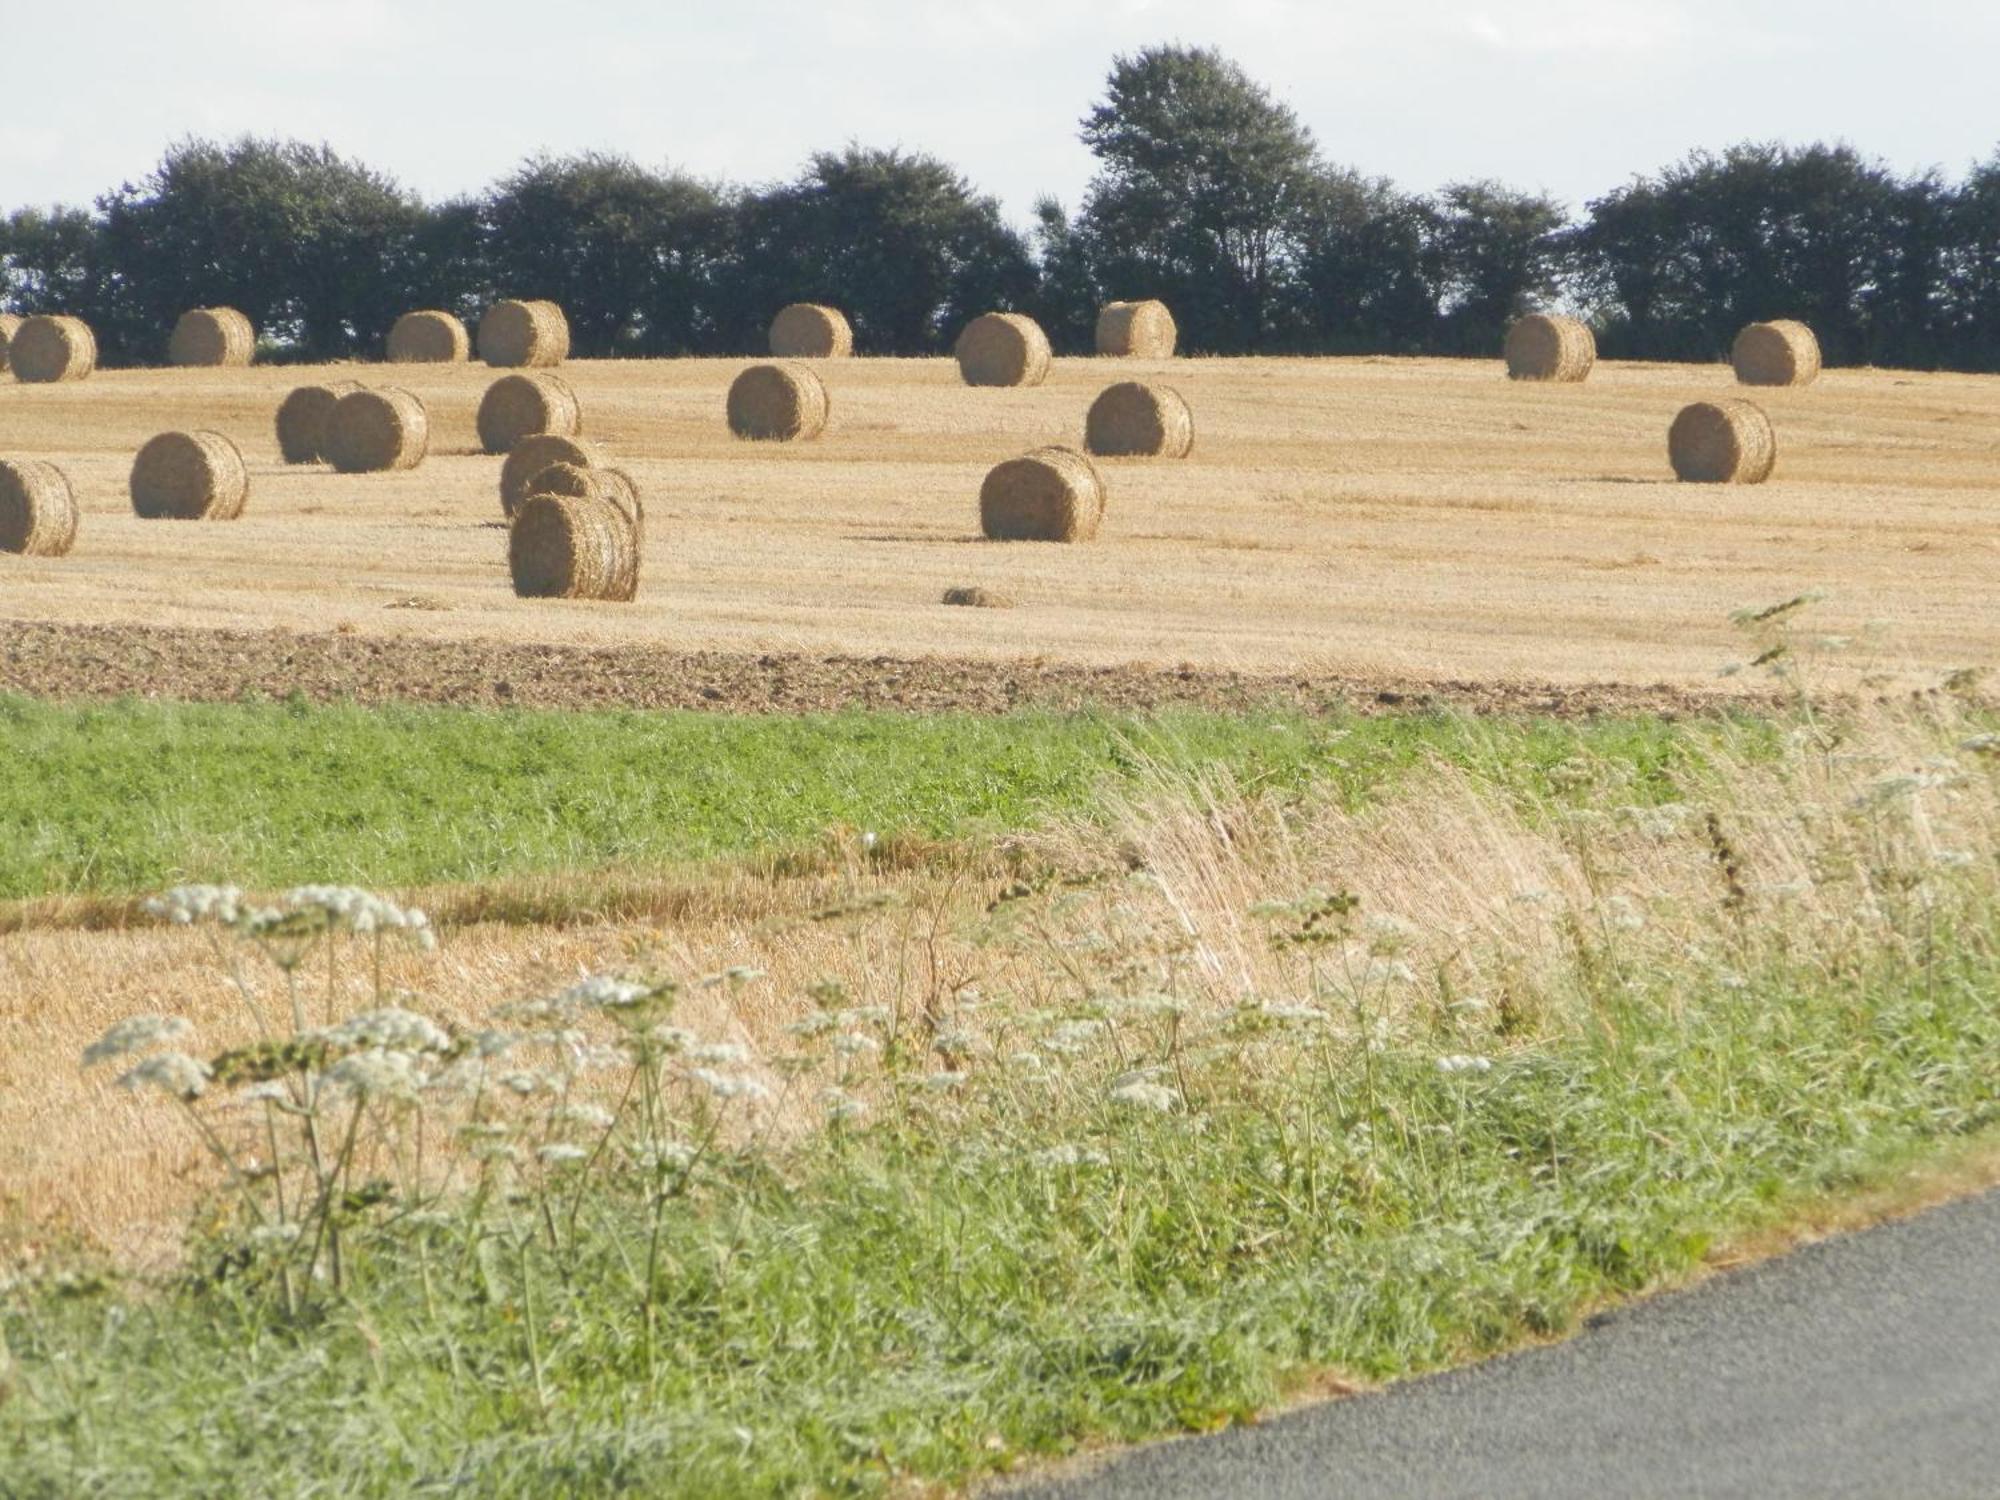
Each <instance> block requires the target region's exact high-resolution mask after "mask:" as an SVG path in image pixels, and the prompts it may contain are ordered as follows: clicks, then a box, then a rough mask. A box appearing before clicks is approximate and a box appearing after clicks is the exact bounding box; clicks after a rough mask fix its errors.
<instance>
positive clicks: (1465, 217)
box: [1436, 182, 1564, 354]
mask: <svg viewBox="0 0 2000 1500" xmlns="http://www.w3.org/2000/svg"><path fill="white" fill-rule="evenodd" d="M1437 214H1438V220H1437V229H1436V234H1437V243H1438V254H1439V261H1440V264H1441V269H1442V272H1443V276H1444V326H1443V328H1442V329H1441V330H1440V335H1441V338H1442V340H1443V343H1444V347H1445V348H1447V349H1448V350H1449V351H1450V352H1452V353H1458V354H1491V353H1493V352H1494V351H1495V350H1497V349H1498V348H1499V347H1500V344H1501V341H1502V340H1503V339H1504V338H1505V337H1506V336H1507V326H1508V325H1509V324H1510V323H1512V322H1513V321H1514V319H1516V318H1518V317H1519V316H1520V315H1521V314H1522V313H1525V312H1530V311H1532V310H1534V308H1536V307H1538V306H1540V305H1541V304H1543V303H1545V302H1547V301H1548V300H1549V299H1550V298H1551V297H1552V296H1553V295H1554V293H1555V290H1556V278H1557V272H1558V269H1559V260H1558V254H1557V251H1558V242H1557V240H1556V232H1557V231H1558V230H1560V229H1561V228H1562V226H1563V222H1564V214H1563V210H1562V205H1561V204H1559V203H1557V202H1556V201H1555V200H1554V199H1552V198H1548V197H1546V196H1544V195H1542V194H1539V193H1524V192H1520V191H1517V190H1515V189H1513V188H1509V187H1507V186H1505V185H1504V184H1501V183H1498V182H1460V183H1453V184H1452V185H1451V186H1449V187H1447V188H1445V189H1444V191H1443V192H1441V193H1440V194H1439V195H1438V205H1437Z"/></svg>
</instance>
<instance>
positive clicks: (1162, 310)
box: [1097, 299, 1180, 359]
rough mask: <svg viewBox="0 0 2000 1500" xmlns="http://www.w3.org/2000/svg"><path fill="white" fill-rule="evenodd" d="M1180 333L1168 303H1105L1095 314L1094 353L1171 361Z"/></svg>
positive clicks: (1148, 300)
mask: <svg viewBox="0 0 2000 1500" xmlns="http://www.w3.org/2000/svg"><path fill="white" fill-rule="evenodd" d="M1179 340H1180V330H1179V329H1178V328H1176V327H1175V326H1174V315H1173V314H1172V313H1171V312H1169V311H1168V310H1167V304H1166V303H1164V302H1157V301H1153V300H1151V299H1147V300H1145V301H1140V302H1107V303H1105V304H1104V306H1103V308H1102V309H1101V310H1100V311H1099V312H1098V314H1097V352H1098V353H1099V354H1107V355H1113V356H1117V357H1120V358H1125V359H1171V358H1172V357H1173V353H1174V345H1175V344H1176V343H1178V342H1179Z"/></svg>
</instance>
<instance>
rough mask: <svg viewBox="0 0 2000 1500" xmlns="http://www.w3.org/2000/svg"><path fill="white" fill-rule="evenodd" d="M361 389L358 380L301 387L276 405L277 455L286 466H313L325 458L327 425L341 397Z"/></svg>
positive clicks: (335, 381) (333, 381) (332, 381)
mask: <svg viewBox="0 0 2000 1500" xmlns="http://www.w3.org/2000/svg"><path fill="white" fill-rule="evenodd" d="M362 388H363V387H362V385H361V382H360V381H358V380H330V381H328V382H327V383H326V384H325V385H302V386H298V387H296V388H295V389H294V390H293V391H292V393H291V394H290V395H289V396H287V397H285V399H284V400H283V401H281V402H279V403H278V416H277V429H278V452H279V454H280V456H282V457H283V458H284V460H285V462H286V463H288V464H316V463H318V462H320V460H321V459H323V458H325V457H326V423H327V418H329V417H331V416H332V415H333V408H334V405H335V403H337V402H338V401H339V400H340V398H341V397H342V396H345V395H347V394H348V393H349V392H351V391H358V390H361V389H362Z"/></svg>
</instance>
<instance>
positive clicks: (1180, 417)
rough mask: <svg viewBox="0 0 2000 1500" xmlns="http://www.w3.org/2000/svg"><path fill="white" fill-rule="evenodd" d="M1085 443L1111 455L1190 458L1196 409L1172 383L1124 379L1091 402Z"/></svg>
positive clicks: (1100, 452)
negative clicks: (1194, 410) (1190, 406)
mask: <svg viewBox="0 0 2000 1500" xmlns="http://www.w3.org/2000/svg"><path fill="white" fill-rule="evenodd" d="M1083 446H1084V448H1085V449H1086V450H1087V451H1089V452H1091V453H1094V454H1097V455H1098V456H1099V457H1106V458H1141V457H1143V458H1186V457H1187V456H1188V450H1190V449H1191V448H1193V447H1194V414H1193V413H1192V412H1190V411H1189V410H1188V404H1187V402H1186V401H1184V400H1182V399H1181V393H1180V392H1179V391H1177V390H1175V389H1174V388H1173V387H1172V386H1169V385H1146V384H1144V383H1143V382H1141V381H1137V380H1123V381H1120V382H1119V383H1118V384H1117V385H1114V386H1109V387H1107V388H1106V389H1105V390H1104V391H1103V393H1102V394H1100V395H1099V396H1098V398H1097V399H1096V400H1095V401H1093V402H1091V403H1090V415H1089V416H1088V417H1086V418H1085V419H1084V423H1083Z"/></svg>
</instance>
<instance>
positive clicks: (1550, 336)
mask: <svg viewBox="0 0 2000 1500" xmlns="http://www.w3.org/2000/svg"><path fill="white" fill-rule="evenodd" d="M1505 353H1506V359H1507V378H1508V379H1509V380H1547V381H1553V382H1556V383H1558V384H1565V385H1573V384H1575V383H1576V382H1577V381H1579V380H1582V379H1584V378H1585V377H1586V376H1588V375H1589V374H1590V370H1591V366H1593V365H1595V364H1596V363H1597V335H1596V334H1594V333H1592V332H1591V331H1590V325H1589V324H1588V323H1585V322H1583V321H1582V320H1581V319H1579V318H1565V317H1559V316H1557V315H1555V314H1552V313H1530V314H1528V316H1527V317H1525V318H1519V319H1516V320H1515V323H1514V326H1513V327H1511V328H1509V329H1508V330H1507V344H1506V350H1505Z"/></svg>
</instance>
